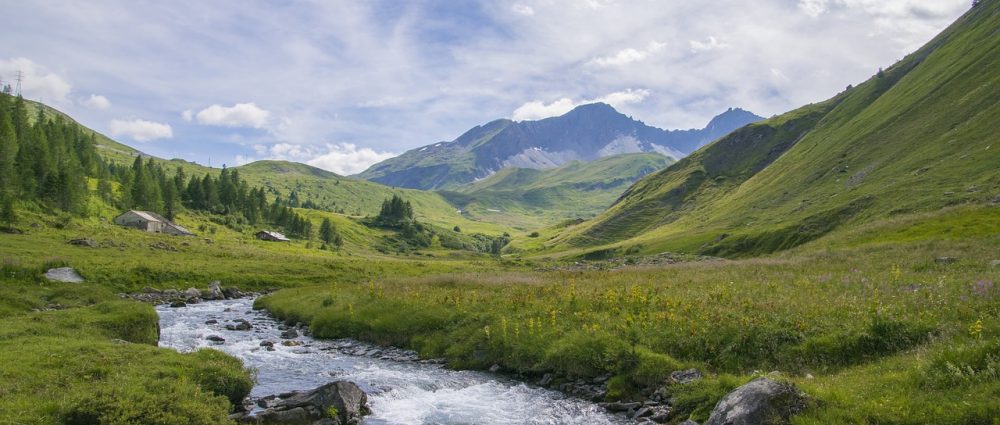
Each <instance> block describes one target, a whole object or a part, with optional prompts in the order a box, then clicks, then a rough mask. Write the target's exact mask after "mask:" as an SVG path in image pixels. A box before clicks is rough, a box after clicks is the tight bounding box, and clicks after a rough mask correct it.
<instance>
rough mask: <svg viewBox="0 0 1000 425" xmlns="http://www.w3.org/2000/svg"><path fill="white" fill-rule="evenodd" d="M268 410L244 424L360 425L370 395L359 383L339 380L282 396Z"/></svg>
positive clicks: (367, 410) (271, 400)
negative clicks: (362, 389)
mask: <svg viewBox="0 0 1000 425" xmlns="http://www.w3.org/2000/svg"><path fill="white" fill-rule="evenodd" d="M268 401H269V403H268V407H267V409H265V410H264V411H263V412H260V413H259V414H257V415H256V416H253V417H246V418H244V419H242V421H243V422H250V423H260V424H313V425H320V424H323V425H359V424H360V423H361V418H362V417H363V416H364V415H367V414H369V413H371V411H370V410H369V409H368V395H367V394H365V392H364V391H361V388H359V387H358V386H357V385H356V384H354V383H353V382H348V381H336V382H331V383H329V384H326V385H323V386H321V387H319V388H316V389H313V390H309V391H296V392H291V393H286V394H281V395H279V396H277V397H275V398H272V399H270V400H268Z"/></svg>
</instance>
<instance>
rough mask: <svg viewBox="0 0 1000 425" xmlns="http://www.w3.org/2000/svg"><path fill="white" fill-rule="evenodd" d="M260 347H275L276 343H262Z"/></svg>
mask: <svg viewBox="0 0 1000 425" xmlns="http://www.w3.org/2000/svg"><path fill="white" fill-rule="evenodd" d="M260 346H261V347H274V343H273V342H271V341H261V342H260Z"/></svg>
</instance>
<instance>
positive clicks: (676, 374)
mask: <svg viewBox="0 0 1000 425" xmlns="http://www.w3.org/2000/svg"><path fill="white" fill-rule="evenodd" d="M670 379H671V380H672V381H674V382H676V383H678V384H688V383H691V382H695V381H698V380H700V379H701V372H699V371H698V369H688V370H677V371H673V372H671V373H670Z"/></svg>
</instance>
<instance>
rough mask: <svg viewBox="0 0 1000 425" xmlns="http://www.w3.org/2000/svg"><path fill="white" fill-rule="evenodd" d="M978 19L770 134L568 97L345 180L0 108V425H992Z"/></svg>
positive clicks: (995, 17) (985, 30)
mask: <svg viewBox="0 0 1000 425" xmlns="http://www.w3.org/2000/svg"><path fill="white" fill-rule="evenodd" d="M532 13H535V12H532ZM998 27H1000V2H998V1H995V0H983V1H977V2H975V3H974V4H973V5H972V7H971V8H969V9H968V10H967V11H966V12H965V13H964V14H963V15H962V16H960V17H959V18H958V19H957V20H956V21H955V22H954V23H952V24H951V25H950V26H948V27H947V28H945V29H944V30H943V31H942V32H940V34H938V35H937V36H935V37H934V38H933V39H931V40H930V41H929V42H927V43H926V44H924V45H923V46H922V47H920V48H918V49H917V50H915V51H913V52H912V53H910V54H908V55H906V56H905V57H903V58H902V59H900V60H898V61H897V62H895V63H893V64H886V65H887V66H885V67H884V68H880V69H878V71H877V72H876V73H875V74H874V75H872V76H871V77H870V78H868V79H866V80H864V81H860V82H858V83H856V85H851V86H848V87H847V88H845V89H844V90H843V91H840V92H839V93H837V94H835V95H833V96H832V97H830V98H829V99H827V100H823V101H819V102H815V103H809V104H805V105H800V106H798V107H796V108H794V109H791V110H790V111H788V112H784V113H780V114H776V115H773V116H771V117H769V118H763V117H761V116H758V115H756V114H753V113H751V112H748V111H746V110H743V109H740V108H729V109H728V110H726V111H725V112H724V113H722V114H719V115H717V116H715V118H713V119H712V120H711V121H710V122H709V123H708V124H707V125H706V126H705V127H704V128H701V129H691V130H663V129H660V128H656V127H653V126H651V125H648V124H646V123H644V122H643V121H640V120H638V119H637V118H633V117H631V116H629V115H626V114H624V113H622V112H619V111H618V110H617V109H616V106H612V105H611V104H609V103H605V102H603V101H602V100H606V99H605V98H603V97H593V96H590V97H586V98H585V99H592V100H593V101H587V102H569V103H572V105H570V106H571V107H570V106H567V107H565V108H562V109H560V110H559V111H558V113H557V112H552V113H551V114H549V115H548V116H542V117H540V118H538V119H534V118H532V119H507V118H503V119H499V120H495V121H492V122H489V123H487V124H483V125H480V126H475V127H473V128H472V129H470V130H468V131H466V132H465V133H464V134H462V135H460V136H459V137H458V138H456V139H454V140H453V141H448V142H439V143H434V144H431V145H426V146H421V147H417V148H412V149H409V150H407V151H406V152H404V153H402V154H400V155H398V156H393V157H391V158H389V159H386V160H382V161H381V162H378V161H376V160H372V161H370V162H368V163H367V164H373V165H371V166H370V167H369V168H368V169H367V170H365V171H363V172H361V173H359V174H356V175H342V174H338V173H334V172H332V171H327V170H325V169H323V168H319V167H315V166H311V165H307V164H303V163H299V162H294V161H288V160H278V159H264V160H258V161H253V162H249V163H246V164H243V165H239V166H232V167H228V166H223V167H222V168H212V167H207V166H204V165H201V164H198V163H195V162H191V161H187V160H184V159H177V158H174V159H168V158H159V157H156V156H153V155H147V154H145V153H143V152H142V148H143V145H141V144H137V143H123V142H120V141H116V140H114V138H111V137H108V136H105V135H103V134H101V133H100V132H98V131H96V130H94V129H91V128H87V127H85V126H84V125H83V124H80V122H77V121H76V120H75V119H74V118H73V117H72V116H70V115H68V114H66V113H64V112H61V107H60V106H59V105H55V104H53V105H49V104H46V103H42V102H39V101H33V100H28V99H25V98H24V97H22V96H19V95H13V94H10V93H7V94H0V260H2V264H0V342H2V345H3V346H4V350H0V424H116V425H117V424H237V423H267V424H284V423H308V424H323V425H330V424H341V425H346V424H368V425H375V424H380V425H381V424H456V425H457V424H467V423H502V424H542V423H546V424H549V423H555V424H569V423H588V424H589V423H614V424H625V423H635V424H647V425H648V424H653V423H666V424H675V425H676V424H680V425H692V424H705V425H720V424H727V423H747V424H758V423H767V424H797V425H805V424H829V423H837V424H841V423H843V424H925V423H935V424H955V425H960V424H961V425H964V424H996V423H997V418H1000V404H998V403H997V400H1000V286H997V285H998V284H1000V136H998V134H997V132H996V131H995V130H996V123H997V122H1000V121H998V119H1000V102H997V99H1000V37H998V36H997V34H998V33H997V30H996V28H998ZM713 41H714V39H713ZM650 46H652V47H650V48H649V49H651V50H650V53H644V54H646V55H651V54H653V53H654V51H657V50H656V49H662V48H665V47H656V46H658V44H656V43H654V44H651V45H650ZM716 47H718V46H716ZM719 49H720V50H725V49H724V48H723V47H719ZM692 50H697V49H695V44H694V43H692ZM695 53H697V52H694V53H692V52H687V53H686V54H689V55H692V56H693V55H694V54H695ZM637 55H638V56H637ZM640 56H641V57H642V58H644V57H646V56H642V55H639V53H635V54H630V55H625V56H623V57H626V58H632V59H630V60H633V61H640V59H635V58H636V57H640ZM608 60H610V59H604V60H603V61H597V62H594V61H591V62H587V63H588V64H589V65H586V67H590V68H586V69H594V67H599V66H604V65H600V64H601V63H606V62H608ZM623 60H624V59H623ZM602 69H603V68H602ZM609 72H610V71H609ZM873 72H874V71H873ZM630 93H633V94H634V93H635V92H630ZM643 93H646V92H643ZM647 95H648V93H646V94H643V95H642V96H643V97H644V96H647ZM63 106H65V105H63ZM542 106H546V107H551V105H545V104H542ZM562 106H565V105H562ZM369 107H370V106H365V108H369ZM202 112H204V111H202ZM428 113H430V112H428ZM192 115H193V116H192ZM265 115H266V114H265ZM517 116H518V114H514V117H515V118H516V117H517ZM207 117H209V115H206V114H201V113H194V114H193V113H192V112H191V111H190V110H188V111H186V114H185V118H183V120H185V122H188V123H192V124H191V125H195V124H196V123H198V120H208V119H209V118H207ZM338 119H339V118H338ZM81 121H83V120H82V119H81ZM331 121H336V119H333V118H331ZM484 121H485V120H483V121H476V122H484ZM339 124H340V123H339V122H338V125H339ZM467 126H468V124H466V127H463V128H467ZM223 127H225V126H223ZM227 128H228V127H227ZM262 132H263V130H262ZM178 134H181V132H180V127H179V130H178ZM233 134H237V133H236V131H235V130H233ZM258 136H259V135H258ZM234 137H235V136H234ZM248 140H250V139H248ZM431 140H434V139H431ZM241 143H242V142H241ZM248 143H249V142H248ZM146 146H149V145H146ZM411 146H412V145H411ZM311 163H312V162H311ZM367 164H366V165H367ZM344 174H347V173H344ZM128 211H133V213H131V214H132V215H133V216H137V217H140V218H141V220H140V222H138V223H124V222H123V221H121V220H120V219H119V218H120V217H121V216H122V214H123V213H126V212H128ZM144 211H148V212H150V213H152V214H145V213H144ZM116 219H117V220H116ZM161 221H166V222H169V223H162V222H161ZM149 222H155V223H153V224H156V225H157V226H159V225H166V224H170V223H172V224H173V225H176V226H180V228H181V229H186V230H189V231H190V232H191V233H192V234H193V235H187V236H180V235H178V236H174V235H170V234H167V233H160V232H159V231H160V230H157V229H162V227H157V226H153V225H152V224H150V223H149ZM279 236H280V237H279ZM65 276H70V277H76V278H78V279H66V278H64V277H65ZM334 384H336V385H337V386H340V385H343V386H345V388H346V387H350V388H357V390H356V392H353V393H349V392H348V391H347V390H343V392H342V393H337V394H335V396H333V395H328V394H327V395H322V396H316V395H315V394H319V391H321V390H323V389H325V390H329V386H330V385H334ZM337 388H341V387H337ZM359 395H363V396H364V397H360V396H359ZM338 397H339V398H338ZM359 397H360V398H359ZM303 399H307V400H306V401H305V402H304V401H302V400H303ZM348 399H351V400H348ZM359 400H360V401H359ZM348 401H350V402H351V403H348ZM296 403H298V404H296Z"/></svg>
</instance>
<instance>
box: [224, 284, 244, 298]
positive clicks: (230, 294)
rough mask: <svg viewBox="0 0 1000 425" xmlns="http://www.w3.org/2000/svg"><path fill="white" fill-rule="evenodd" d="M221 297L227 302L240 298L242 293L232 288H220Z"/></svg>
mask: <svg viewBox="0 0 1000 425" xmlns="http://www.w3.org/2000/svg"><path fill="white" fill-rule="evenodd" d="M222 296H224V297H226V299H227V300H231V299H235V298H242V297H243V293H242V292H240V290H239V289H236V288H233V287H231V286H230V287H226V288H222Z"/></svg>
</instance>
